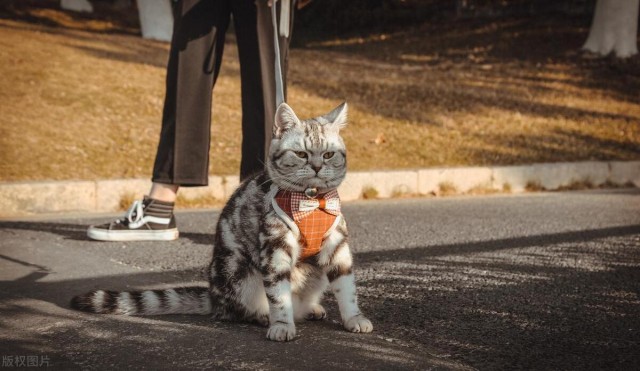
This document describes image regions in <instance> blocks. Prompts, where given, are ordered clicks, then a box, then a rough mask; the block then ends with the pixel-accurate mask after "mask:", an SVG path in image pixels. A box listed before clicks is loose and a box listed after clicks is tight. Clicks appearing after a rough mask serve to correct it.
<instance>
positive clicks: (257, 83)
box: [152, 0, 293, 186]
mask: <svg viewBox="0 0 640 371" xmlns="http://www.w3.org/2000/svg"><path fill="white" fill-rule="evenodd" d="M270 12H271V10H270V8H269V7H268V6H267V0H179V1H177V2H176V3H175V4H174V30H173V39H172V42H171V50H170V53H169V63H168V66H167V80H166V95H165V101H164V109H163V118H162V130H161V133H160V142H159V144H158V151H157V154H156V160H155V164H154V169H153V178H152V181H153V182H155V183H165V184H175V185H179V186H205V185H207V184H208V170H209V145H210V139H211V138H210V137H211V98H212V90H213V86H214V85H215V82H216V79H217V77H218V74H219V72H220V66H221V62H222V54H223V51H224V40H225V35H226V32H227V28H228V27H229V23H230V21H231V19H233V23H234V29H235V33H236V40H237V44H238V54H239V59H240V76H241V91H242V135H243V139H242V161H241V165H240V177H241V179H244V178H246V177H248V176H250V175H252V174H254V173H256V172H258V171H262V170H263V167H264V165H263V164H264V158H265V154H266V152H267V150H268V143H269V142H270V140H271V131H272V125H273V118H274V114H275V108H276V107H275V80H274V72H273V71H274V55H275V54H274V43H273V26H272V23H271V13H270ZM292 23H293V22H291V24H292ZM280 50H281V58H282V65H283V70H284V72H286V65H287V63H286V62H287V54H288V39H284V38H280ZM283 75H286V73H283ZM285 86H286V84H285Z"/></svg>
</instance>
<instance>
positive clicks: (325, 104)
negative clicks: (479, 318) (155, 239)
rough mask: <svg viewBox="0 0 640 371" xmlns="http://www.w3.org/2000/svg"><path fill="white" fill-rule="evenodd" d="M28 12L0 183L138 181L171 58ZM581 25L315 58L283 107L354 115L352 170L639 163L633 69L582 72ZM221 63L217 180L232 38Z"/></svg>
mask: <svg viewBox="0 0 640 371" xmlns="http://www.w3.org/2000/svg"><path fill="white" fill-rule="evenodd" d="M25 12H26V13H25V14H28V15H29V17H23V20H11V19H0V117H1V119H0V148H1V151H0V180H3V181H12V180H41V179H95V178H121V177H148V176H149V174H150V170H151V165H152V162H153V156H154V154H155V148H156V145H157V138H158V133H159V128H160V117H161V111H162V100H163V96H164V73H165V63H166V58H167V52H168V45H167V44H165V43H160V42H154V41H148V40H142V39H141V38H139V37H137V36H136V35H135V34H134V33H135V29H134V30H131V29H123V28H118V27H116V26H114V24H113V23H110V22H108V21H96V20H87V19H83V18H80V17H78V16H76V15H72V14H69V13H64V12H60V11H58V10H56V9H53V8H49V9H47V8H44V9H38V8H33V9H28V10H27V11H25ZM25 19H26V20H25ZM31 19H37V20H38V23H34V22H32V21H31ZM43 20H46V21H47V22H43ZM584 26H585V25H583V24H582V23H581V22H580V21H576V20H571V19H544V20H543V19H540V20H531V19H520V20H509V21H507V20H505V21H498V22H477V23H469V22H466V23H459V24H440V25H424V26H422V27H418V28H413V29H411V30H407V31H404V32H400V33H396V34H386V35H373V36H371V37H370V38H368V39H360V38H354V39H342V40H335V41H326V42H321V43H315V44H310V45H307V46H306V47H304V48H299V49H294V50H292V52H291V61H290V81H291V86H290V93H289V94H290V96H289V103H290V104H291V105H292V106H293V107H294V109H296V110H297V111H298V112H299V113H300V116H303V117H308V116H312V115H316V114H318V113H323V112H325V111H327V110H329V109H330V108H332V107H333V106H335V105H336V104H338V103H339V102H340V100H341V99H343V98H346V99H347V100H348V101H349V102H350V103H351V112H350V113H351V115H350V122H351V123H350V126H349V128H348V130H346V131H345V132H344V135H345V137H346V142H347V145H348V148H349V150H350V165H351V169H352V170H363V169H380V168H415V167H427V166H442V165H485V164H521V163H531V162H542V161H575V160H588V159H623V160H631V159H640V99H638V98H640V61H639V60H640V58H634V59H632V60H629V61H626V62H616V61H611V60H606V59H605V60H592V59H585V58H582V57H581V56H580V55H578V54H577V53H576V52H575V50H576V47H578V46H579V45H580V44H581V42H582V41H583V40H584V38H585V37H586V32H587V29H586V27H584ZM225 53H226V54H225V61H224V65H223V70H222V73H221V76H220V78H219V80H218V84H217V86H216V89H215V90H214V108H213V124H212V140H211V148H212V151H211V171H212V173H213V174H235V173H236V172H237V169H238V167H239V152H240V149H239V146H240V109H239V107H240V98H239V68H238V67H239V66H238V61H237V52H236V48H235V46H234V45H233V39H232V38H231V37H230V38H229V40H228V45H227V48H226V50H225Z"/></svg>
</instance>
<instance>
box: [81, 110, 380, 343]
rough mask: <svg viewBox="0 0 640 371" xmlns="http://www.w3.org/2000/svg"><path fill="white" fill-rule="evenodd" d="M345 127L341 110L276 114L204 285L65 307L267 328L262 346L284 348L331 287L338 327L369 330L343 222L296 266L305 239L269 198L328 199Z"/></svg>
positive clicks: (112, 295)
mask: <svg viewBox="0 0 640 371" xmlns="http://www.w3.org/2000/svg"><path fill="white" fill-rule="evenodd" d="M346 121H347V105H346V103H343V104H342V105H340V106H339V107H337V108H336V109H334V110H333V111H331V112H330V113H328V114H327V115H324V116H321V117H317V118H314V119H310V120H306V121H300V120H299V119H298V118H297V116H296V114H295V113H294V112H293V110H292V109H291V108H290V107H289V106H288V105H287V104H284V103H283V104H282V105H281V106H280V107H278V110H277V112H276V119H275V125H274V132H273V140H272V142H271V147H270V151H269V158H268V159H267V164H266V171H265V172H264V173H261V174H258V175H256V176H254V177H252V178H250V179H248V180H246V181H245V182H244V183H243V184H241V185H240V187H239V188H238V189H237V190H236V192H235V193H234V194H233V195H232V196H231V198H230V200H229V201H228V203H227V205H226V206H225V207H224V209H223V210H222V213H221V215H220V219H219V221H218V225H217V228H216V235H215V241H214V248H213V260H212V261H211V264H210V265H209V271H208V279H209V287H208V288H205V287H181V288H173V289H167V290H147V291H141V292H114V291H106V290H96V291H92V292H89V293H87V294H84V295H80V296H76V297H74V298H73V300H72V302H71V305H72V307H73V308H75V309H79V310H84V311H88V312H94V313H112V314H125V315H158V314H176V313H194V314H213V316H214V318H216V319H221V320H240V321H250V322H257V323H259V324H261V325H264V326H269V330H268V332H267V337H268V338H269V339H271V340H276V341H288V340H292V339H293V338H294V337H295V335H296V329H295V323H294V321H295V320H300V319H307V320H320V319H323V318H325V317H326V312H325V310H324V308H323V307H322V306H321V305H320V301H321V299H322V296H323V294H324V292H325V291H326V290H327V288H329V287H330V288H331V291H332V292H333V294H334V295H335V297H336V300H337V302H338V306H339V309H340V314H341V317H342V323H343V325H344V327H345V328H346V329H347V330H349V331H352V332H371V331H372V330H373V325H372V324H371V322H370V321H369V320H368V319H367V318H366V317H365V316H363V315H362V313H361V312H360V309H359V308H358V304H357V298H356V286H355V280H354V275H353V272H352V257H351V252H350V250H349V245H348V243H347V226H346V223H345V221H344V219H343V218H342V215H341V214H339V215H338V216H337V218H335V223H334V225H333V228H332V229H330V230H329V232H327V233H326V234H325V235H324V236H323V237H322V238H323V239H322V240H321V245H320V251H319V252H317V253H315V254H314V255H313V256H311V257H308V258H304V259H303V258H302V256H303V250H304V249H305V248H306V246H305V245H306V240H305V237H304V235H302V234H301V233H300V231H299V230H298V229H297V228H296V226H295V225H292V223H291V221H290V220H287V218H286V217H283V215H282V213H281V211H282V210H279V209H278V208H277V207H275V206H274V205H275V203H274V201H273V199H274V194H275V192H278V191H279V190H284V191H286V192H289V191H291V192H305V191H308V190H310V189H311V190H313V192H312V194H311V196H314V194H315V193H316V192H317V194H320V195H322V194H325V193H327V192H335V190H336V188H337V187H338V186H339V185H340V183H341V182H342V180H343V179H344V177H345V174H346V151H345V146H344V142H343V141H342V138H341V137H340V129H342V128H343V127H344V126H345V125H346ZM336 196H337V193H336ZM312 201H313V200H312Z"/></svg>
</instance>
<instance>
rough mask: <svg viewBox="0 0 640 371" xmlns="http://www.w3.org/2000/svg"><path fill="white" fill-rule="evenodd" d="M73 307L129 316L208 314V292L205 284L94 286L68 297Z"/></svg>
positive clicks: (93, 311) (209, 304)
mask: <svg viewBox="0 0 640 371" xmlns="http://www.w3.org/2000/svg"><path fill="white" fill-rule="evenodd" d="M71 307H72V308H73V309H77V310H81V311H85V312H91V313H101V314H124V315H129V316H135V315H138V316H141V315H160V314H210V313H211V296H210V295H209V291H208V289H207V288H206V287H197V286H194V287H176V288H171V289H166V290H145V291H133V292H132V291H122V292H118V291H109V290H94V291H90V292H88V293H86V294H83V295H78V296H75V297H74V298H73V299H71Z"/></svg>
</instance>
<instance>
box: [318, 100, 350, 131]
mask: <svg viewBox="0 0 640 371" xmlns="http://www.w3.org/2000/svg"><path fill="white" fill-rule="evenodd" d="M347 110H348V106H347V102H343V103H342V104H341V105H339V106H338V107H336V108H334V109H333V111H331V112H329V113H327V114H326V115H324V118H325V119H326V120H327V121H328V122H329V124H328V125H329V126H330V127H331V128H334V129H336V130H340V129H343V128H344V127H345V126H347Z"/></svg>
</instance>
